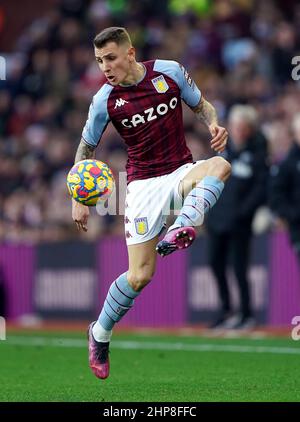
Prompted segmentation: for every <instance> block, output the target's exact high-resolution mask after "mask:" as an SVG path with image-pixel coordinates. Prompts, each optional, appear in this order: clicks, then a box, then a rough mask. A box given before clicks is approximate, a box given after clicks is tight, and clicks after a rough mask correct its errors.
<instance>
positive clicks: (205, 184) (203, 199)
mask: <svg viewBox="0 0 300 422" xmlns="http://www.w3.org/2000/svg"><path fill="white" fill-rule="evenodd" d="M223 189H224V183H223V182H222V180H220V179H219V178H217V177H215V176H206V177H204V178H203V179H202V180H201V182H199V183H198V184H197V185H196V186H195V187H194V188H193V189H192V190H191V191H190V192H189V193H188V195H187V196H186V198H185V200H184V202H183V207H182V208H181V211H180V214H179V215H178V217H177V218H176V220H175V222H174V224H173V225H172V226H170V227H169V229H168V232H169V231H171V230H173V229H175V228H177V227H195V226H200V225H201V224H202V223H203V220H204V215H205V214H206V213H207V212H208V211H209V210H210V209H211V208H212V207H213V206H214V205H215V203H216V202H217V200H218V199H219V197H220V195H221V193H222V191H223Z"/></svg>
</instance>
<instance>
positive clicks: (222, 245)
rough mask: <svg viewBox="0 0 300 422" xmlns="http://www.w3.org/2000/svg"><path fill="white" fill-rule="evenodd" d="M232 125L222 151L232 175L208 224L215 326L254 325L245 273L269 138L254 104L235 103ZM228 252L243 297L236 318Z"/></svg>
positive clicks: (262, 190)
mask: <svg viewBox="0 0 300 422" xmlns="http://www.w3.org/2000/svg"><path fill="white" fill-rule="evenodd" d="M228 129H229V142H228V147H227V148H226V150H225V152H224V153H223V154H224V158H226V160H228V161H229V162H230V163H231V176H230V178H229V179H228V181H227V182H226V185H225V188H224V192H223V194H222V196H221V197H220V199H219V201H218V203H217V204H216V205H215V206H214V208H213V209H212V210H211V212H210V213H209V215H208V216H207V224H206V227H207V230H208V235H209V262H210V265H211V268H212V270H213V273H214V276H215V278H216V282H217V287H218V294H219V298H220V302H221V309H220V312H219V315H218V317H217V319H216V321H214V323H213V324H212V327H214V328H215V327H218V328H220V327H226V328H249V327H252V326H253V325H254V319H253V309H252V306H251V295H250V286H249V280H248V275H247V270H248V264H249V252H250V241H251V237H252V227H251V226H252V220H253V217H254V214H255V211H256V210H257V208H258V207H259V206H260V205H261V204H263V202H264V201H265V199H266V186H267V177H268V168H267V164H266V156H267V141H266V139H265V138H264V136H263V135H262V133H261V132H260V131H259V129H258V121H257V114H256V112H255V109H254V108H253V107H251V106H246V105H236V106H234V107H233V108H232V109H231V111H230V115H229V125H228ZM230 252H232V265H233V270H234V273H235V276H236V279H237V282H238V290H239V299H240V314H238V315H237V316H234V318H232V316H233V308H232V303H231V298H230V291H229V286H228V280H227V275H226V270H227V264H228V263H229V262H230V261H229V258H230Z"/></svg>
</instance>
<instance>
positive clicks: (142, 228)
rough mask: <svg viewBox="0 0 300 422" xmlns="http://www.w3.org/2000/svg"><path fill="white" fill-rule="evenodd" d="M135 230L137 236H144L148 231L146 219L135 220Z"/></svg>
mask: <svg viewBox="0 0 300 422" xmlns="http://www.w3.org/2000/svg"><path fill="white" fill-rule="evenodd" d="M134 224H135V230H136V232H137V234H146V233H147V231H148V221H147V217H142V218H135V219H134Z"/></svg>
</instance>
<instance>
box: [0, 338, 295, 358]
mask: <svg viewBox="0 0 300 422" xmlns="http://www.w3.org/2000/svg"><path fill="white" fill-rule="evenodd" d="M4 343H6V344H9V345H20V346H36V347H37V346H50V347H75V348H76V347H77V348H85V347H87V341H86V340H82V339H74V338H51V337H29V336H9V337H8V338H7V340H6V341H3V342H2V341H0V347H1V344H4ZM111 347H112V349H127V350H128V349H134V350H161V351H183V352H230V353H271V354H283V355H286V354H289V355H300V347H285V346H284V347H280V346H243V345H234V344H209V343H202V344H188V343H187V344H186V343H180V342H174V343H171V342H168V343H164V342H150V341H125V340H115V341H112V342H111Z"/></svg>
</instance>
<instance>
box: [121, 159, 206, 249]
mask: <svg viewBox="0 0 300 422" xmlns="http://www.w3.org/2000/svg"><path fill="white" fill-rule="evenodd" d="M204 161H205V160H199V161H195V162H194V163H187V164H183V165H182V166H181V167H179V168H178V169H177V170H175V171H173V172H172V173H169V174H165V175H163V176H157V177H151V178H149V179H144V180H134V181H133V182H130V183H129V184H128V186H127V194H126V201H125V216H124V218H125V237H126V243H127V245H135V244H137V243H142V242H146V241H147V240H150V239H153V238H154V237H155V236H157V235H159V234H160V233H161V232H162V230H163V229H164V228H165V226H166V221H167V218H168V216H169V215H170V210H171V209H174V210H179V209H181V207H182V205H183V198H182V196H181V194H180V192H179V185H180V182H181V181H182V180H183V179H184V177H185V176H186V175H187V174H188V173H189V172H190V171H191V170H192V168H193V167H194V166H196V165H199V164H201V163H203V162H204Z"/></svg>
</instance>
